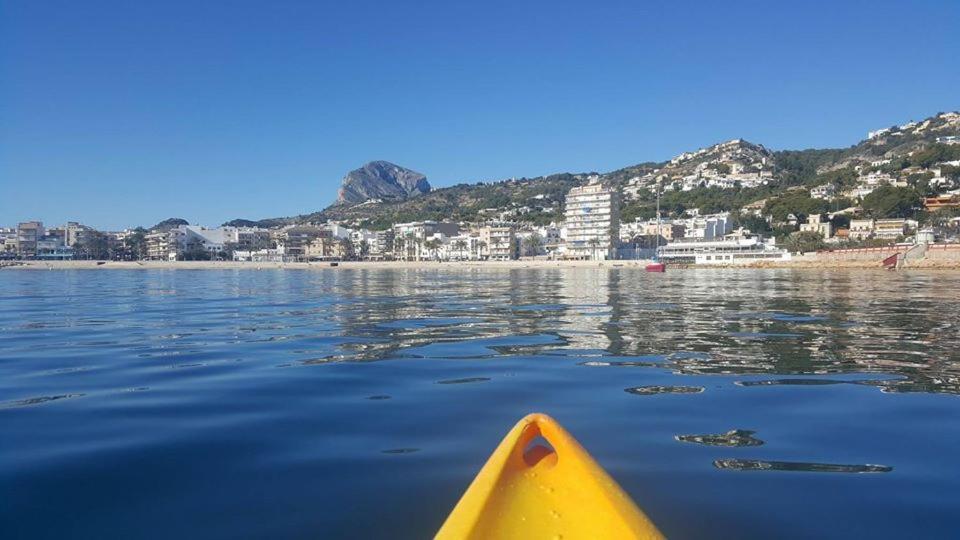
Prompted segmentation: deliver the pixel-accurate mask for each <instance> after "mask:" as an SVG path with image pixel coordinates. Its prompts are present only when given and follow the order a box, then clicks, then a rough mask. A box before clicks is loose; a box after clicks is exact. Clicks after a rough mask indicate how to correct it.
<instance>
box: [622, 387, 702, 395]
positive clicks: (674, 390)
mask: <svg viewBox="0 0 960 540" xmlns="http://www.w3.org/2000/svg"><path fill="white" fill-rule="evenodd" d="M624 391H625V392H627V393H628V394H636V395H638V396H652V395H655V394H699V393H700V392H703V387H702V386H659V385H652V386H634V387H633V388H626V389H625V390H624Z"/></svg>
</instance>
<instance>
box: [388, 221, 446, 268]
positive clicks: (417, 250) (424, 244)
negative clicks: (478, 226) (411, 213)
mask: <svg viewBox="0 0 960 540" xmlns="http://www.w3.org/2000/svg"><path fill="white" fill-rule="evenodd" d="M459 233H460V226H459V225H457V224H456V223H450V222H437V221H414V222H410V223H398V224H396V225H394V226H393V255H394V258H395V259H397V260H401V261H420V260H424V259H426V258H434V257H435V256H436V254H435V252H436V248H437V247H438V246H437V244H435V243H434V242H442V241H443V239H444V238H446V237H451V236H456V235H457V234H459ZM428 242H429V245H428Z"/></svg>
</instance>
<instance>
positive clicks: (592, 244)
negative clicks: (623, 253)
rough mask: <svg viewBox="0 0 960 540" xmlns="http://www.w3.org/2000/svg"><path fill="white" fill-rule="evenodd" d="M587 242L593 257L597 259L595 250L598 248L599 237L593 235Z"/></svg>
mask: <svg viewBox="0 0 960 540" xmlns="http://www.w3.org/2000/svg"><path fill="white" fill-rule="evenodd" d="M587 243H588V244H590V248H591V249H592V250H593V259H594V260H597V259H599V257H598V254H597V250H598V249H599V248H600V239H599V238H597V237H596V236H594V237H593V238H591V239H590V240H589V241H588V242H587Z"/></svg>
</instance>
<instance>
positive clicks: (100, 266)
mask: <svg viewBox="0 0 960 540" xmlns="http://www.w3.org/2000/svg"><path fill="white" fill-rule="evenodd" d="M649 262H650V261H645V260H643V261H636V260H619V261H618V260H613V261H545V260H515V261H482V262H481V261H454V262H435V261H376V262H374V261H340V262H337V263H336V266H331V263H330V262H240V261H9V262H7V261H5V262H4V263H2V264H0V270H395V269H408V270H462V269H470V270H474V269H481V270H482V269H538V268H544V269H545V268H609V269H614V268H632V269H643V268H644V267H645V266H646V265H647V264H648V263H649ZM11 263H12V264H11ZM734 268H736V269H751V270H766V269H803V270H885V271H886V269H885V268H883V267H882V266H881V265H880V264H879V263H878V262H876V261H837V260H816V259H813V258H807V259H800V260H794V261H790V262H785V261H784V262H780V261H777V262H771V261H758V262H755V263H752V264H747V265H700V266H694V265H690V266H683V267H673V268H671V267H670V266H669V265H668V267H667V269H668V270H674V271H677V270H694V269H696V270H699V269H706V270H720V269H734ZM899 270H901V271H902V270H960V260H917V261H911V262H910V263H909V264H908V265H906V266H904V267H902V268H900V269H899Z"/></svg>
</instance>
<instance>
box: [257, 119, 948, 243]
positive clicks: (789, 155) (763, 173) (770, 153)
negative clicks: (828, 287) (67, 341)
mask: <svg viewBox="0 0 960 540" xmlns="http://www.w3.org/2000/svg"><path fill="white" fill-rule="evenodd" d="M949 136H960V113H957V112H947V113H938V114H937V115H934V116H932V117H929V118H926V119H924V120H921V121H919V122H909V123H907V124H903V125H900V126H891V127H890V128H884V129H883V130H877V131H874V132H871V133H870V136H868V138H866V139H863V140H861V141H859V142H857V143H855V144H853V145H851V146H849V147H846V148H820V149H803V150H776V151H774V150H770V149H768V148H766V147H765V146H763V145H762V144H758V143H753V142H750V141H746V140H744V139H731V140H727V141H723V142H720V143H717V144H714V145H711V146H708V147H704V148H700V149H698V150H694V151H690V152H684V153H681V154H679V155H678V156H675V157H674V158H672V159H670V160H666V161H660V162H643V163H639V164H636V165H629V166H627V167H623V168H621V169H616V170H613V171H609V172H606V173H602V174H598V173H595V172H579V173H571V172H566V173H557V174H552V175H548V176H539V177H535V178H519V179H509V180H502V181H497V182H480V183H474V184H469V183H460V184H456V185H453V186H448V187H443V188H437V189H431V190H430V191H429V192H426V193H420V194H418V195H417V196H413V197H405V198H402V199H381V200H375V199H370V198H368V199H366V200H365V201H363V202H364V203H365V204H362V205H359V206H358V205H357V204H353V205H350V204H343V203H335V204H333V205H331V206H329V207H327V208H325V209H323V210H320V211H317V212H313V213H308V214H302V215H299V216H295V217H286V218H272V219H268V220H260V221H257V222H256V223H258V224H261V225H263V226H277V225H282V224H288V223H302V222H322V221H328V220H333V221H342V222H346V223H351V224H356V225H362V226H369V227H373V228H383V227H386V226H389V225H390V224H391V223H396V222H402V221H414V220H423V219H436V220H441V219H443V220H463V221H469V220H477V219H483V218H489V217H501V216H505V217H508V218H510V217H513V218H516V219H518V220H520V221H532V222H534V223H545V222H549V221H551V220H558V219H560V218H561V212H562V204H563V199H564V197H565V195H566V191H568V190H569V189H570V188H571V187H574V186H576V185H579V184H582V183H583V182H585V181H586V179H587V178H588V177H590V176H592V175H598V176H599V177H600V179H601V180H603V181H605V182H608V183H611V184H613V185H615V186H616V187H618V188H620V189H621V190H622V192H623V198H624V211H625V213H624V219H630V218H632V217H638V216H644V215H647V214H650V213H651V212H652V207H653V196H652V195H653V193H654V192H655V189H656V186H657V185H658V182H659V185H660V187H661V189H665V190H667V189H676V190H677V191H676V192H675V193H674V194H673V198H674V199H677V200H681V201H683V200H686V201H688V202H687V203H685V204H684V205H685V206H686V207H688V208H694V207H697V206H696V205H697V204H698V201H699V200H702V199H703V196H705V195H708V194H709V195H711V196H717V197H719V199H720V200H723V201H726V202H724V203H723V204H720V205H719V206H718V207H719V208H721V209H730V208H725V207H728V206H729V207H732V205H743V204H746V203H748V202H752V201H753V200H757V199H761V198H764V197H769V196H777V195H782V194H783V193H785V192H786V191H787V190H788V189H789V188H791V187H796V186H815V185H817V184H822V183H826V182H830V181H834V180H835V177H837V176H838V175H843V174H848V171H851V170H852V169H854V168H855V167H858V166H859V167H871V166H875V165H874V164H876V163H879V162H881V161H883V160H886V159H901V158H904V157H906V156H909V155H910V154H911V153H914V152H917V151H919V150H922V149H925V148H928V147H930V146H932V145H937V144H938V141H939V138H942V137H949ZM391 165H392V164H391ZM416 174H419V173H416ZM348 176H349V174H348ZM345 178H346V177H345ZM424 179H425V177H424ZM718 193H719V195H717V194H718ZM714 206H716V205H714ZM714 206H711V207H710V208H713V209H716V208H715V207H714ZM490 209H498V210H500V212H490V211H489V210H490Z"/></svg>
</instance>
